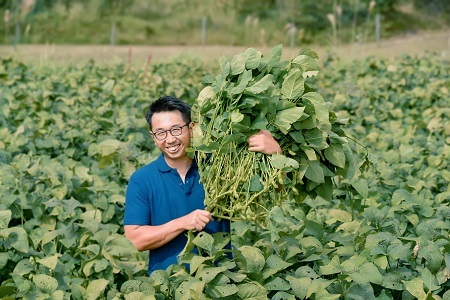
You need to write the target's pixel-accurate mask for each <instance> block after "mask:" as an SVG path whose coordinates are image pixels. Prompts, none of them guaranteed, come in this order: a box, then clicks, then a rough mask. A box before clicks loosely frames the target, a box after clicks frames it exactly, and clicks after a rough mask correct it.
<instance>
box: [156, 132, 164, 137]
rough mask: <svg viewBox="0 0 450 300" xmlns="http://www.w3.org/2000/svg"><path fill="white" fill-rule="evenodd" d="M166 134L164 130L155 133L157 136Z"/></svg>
mask: <svg viewBox="0 0 450 300" xmlns="http://www.w3.org/2000/svg"><path fill="white" fill-rule="evenodd" d="M165 134H166V133H165V132H164V131H161V132H156V133H155V135H156V136H157V137H163V136H164V135H165Z"/></svg>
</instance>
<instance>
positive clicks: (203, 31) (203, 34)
mask: <svg viewBox="0 0 450 300" xmlns="http://www.w3.org/2000/svg"><path fill="white" fill-rule="evenodd" d="M205 44H206V16H203V20H202V46H205Z"/></svg>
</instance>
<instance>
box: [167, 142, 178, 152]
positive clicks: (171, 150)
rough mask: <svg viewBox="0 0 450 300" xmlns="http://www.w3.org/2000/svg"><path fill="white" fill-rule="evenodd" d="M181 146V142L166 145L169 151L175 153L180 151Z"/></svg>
mask: <svg viewBox="0 0 450 300" xmlns="http://www.w3.org/2000/svg"><path fill="white" fill-rule="evenodd" d="M179 148H180V145H179V144H178V145H175V146H170V147H166V149H167V151H168V152H169V153H175V152H177V151H178V149H179Z"/></svg>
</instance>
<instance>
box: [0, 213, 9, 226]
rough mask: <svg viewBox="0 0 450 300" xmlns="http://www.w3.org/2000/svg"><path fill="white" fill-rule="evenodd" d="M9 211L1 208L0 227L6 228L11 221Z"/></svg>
mask: <svg viewBox="0 0 450 300" xmlns="http://www.w3.org/2000/svg"><path fill="white" fill-rule="evenodd" d="M11 215H12V213H11V211H10V210H1V211H0V229H6V228H8V224H9V222H10V221H11Z"/></svg>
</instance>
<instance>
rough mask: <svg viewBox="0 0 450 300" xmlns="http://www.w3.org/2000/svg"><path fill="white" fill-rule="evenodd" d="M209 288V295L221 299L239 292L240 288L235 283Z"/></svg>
mask: <svg viewBox="0 0 450 300" xmlns="http://www.w3.org/2000/svg"><path fill="white" fill-rule="evenodd" d="M207 290H208V295H209V296H211V297H213V298H212V299H221V298H223V297H229V296H231V295H234V294H236V293H237V292H239V288H238V287H237V286H236V285H235V284H226V285H213V286H208V287H207Z"/></svg>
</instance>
